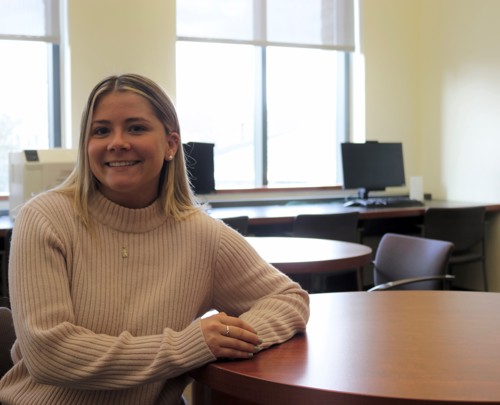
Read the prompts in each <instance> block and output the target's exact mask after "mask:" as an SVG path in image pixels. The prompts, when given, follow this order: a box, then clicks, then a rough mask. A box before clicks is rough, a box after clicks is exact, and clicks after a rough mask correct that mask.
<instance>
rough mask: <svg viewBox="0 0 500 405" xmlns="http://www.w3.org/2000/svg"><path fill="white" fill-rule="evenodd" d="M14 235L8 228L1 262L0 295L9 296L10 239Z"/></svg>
mask: <svg viewBox="0 0 500 405" xmlns="http://www.w3.org/2000/svg"><path fill="white" fill-rule="evenodd" d="M11 237H12V229H9V230H7V233H6V235H5V237H4V247H3V254H2V262H1V263H0V297H6V298H8V297H9V279H8V274H9V272H8V270H9V253H10V239H11Z"/></svg>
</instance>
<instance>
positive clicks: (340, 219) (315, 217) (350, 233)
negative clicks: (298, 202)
mask: <svg viewBox="0 0 500 405" xmlns="http://www.w3.org/2000/svg"><path fill="white" fill-rule="evenodd" d="M358 219H359V212H357V211H352V212H345V213H338V214H303V215H297V217H296V218H295V220H294V223H293V236H296V237H307V238H320V239H333V240H341V241H344V242H359V229H358Z"/></svg>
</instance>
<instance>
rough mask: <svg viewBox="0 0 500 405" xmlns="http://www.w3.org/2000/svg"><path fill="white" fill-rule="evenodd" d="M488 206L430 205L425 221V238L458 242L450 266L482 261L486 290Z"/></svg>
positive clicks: (486, 287)
mask: <svg viewBox="0 0 500 405" xmlns="http://www.w3.org/2000/svg"><path fill="white" fill-rule="evenodd" d="M485 212H486V208H485V207H461V208H429V209H427V211H426V212H425V215H424V220H423V236H424V237H425V238H431V239H439V240H445V241H449V242H451V243H453V244H454V245H455V247H454V250H453V253H452V255H451V257H450V262H449V265H448V267H449V268H448V273H449V274H454V273H453V269H454V267H455V266H458V265H464V264H468V263H480V265H481V268H482V273H483V285H484V290H485V291H488V276H487V272H486V241H485V233H486V232H485V227H486V225H485Z"/></svg>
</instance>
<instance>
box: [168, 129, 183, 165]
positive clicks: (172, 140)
mask: <svg viewBox="0 0 500 405" xmlns="http://www.w3.org/2000/svg"><path fill="white" fill-rule="evenodd" d="M180 140H181V137H180V136H179V134H178V133H177V132H170V133H169V134H168V135H167V148H166V149H165V160H172V159H173V158H174V156H175V154H176V153H177V150H178V149H179V144H180Z"/></svg>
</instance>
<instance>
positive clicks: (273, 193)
mask: <svg viewBox="0 0 500 405" xmlns="http://www.w3.org/2000/svg"><path fill="white" fill-rule="evenodd" d="M351 194H352V190H343V189H342V186H328V187H326V186H325V187H293V188H291V187H282V188H281V187H280V188H277V187H262V188H251V189H231V190H216V191H215V192H213V193H211V194H202V195H197V196H196V197H197V198H198V200H199V201H200V202H203V203H208V204H210V205H211V206H213V207H228V206H241V205H270V204H286V203H290V202H292V201H300V202H308V201H316V202H324V201H332V200H335V199H339V198H345V197H346V196H349V195H351Z"/></svg>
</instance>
